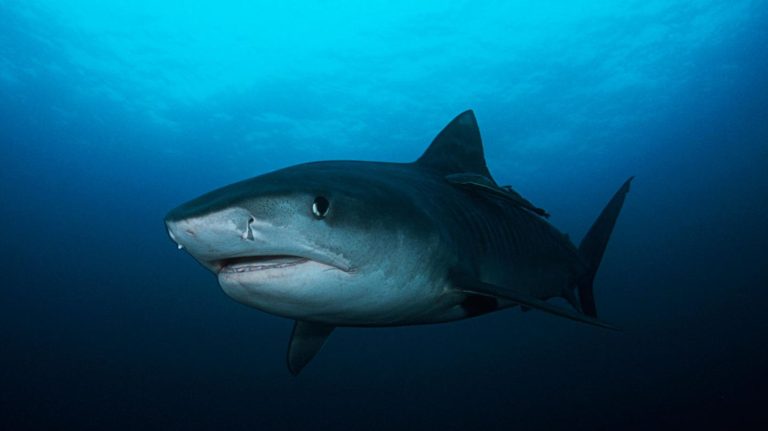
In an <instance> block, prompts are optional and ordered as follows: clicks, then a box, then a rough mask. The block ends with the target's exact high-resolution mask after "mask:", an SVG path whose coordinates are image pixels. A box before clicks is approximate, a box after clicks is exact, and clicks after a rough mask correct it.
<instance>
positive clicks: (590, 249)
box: [577, 177, 634, 317]
mask: <svg viewBox="0 0 768 431" xmlns="http://www.w3.org/2000/svg"><path fill="white" fill-rule="evenodd" d="M632 179H634V177H629V179H628V180H627V181H626V182H625V183H624V185H622V186H621V188H620V189H619V191H617V192H616V194H614V195H613V197H612V198H611V200H610V202H608V205H606V206H605V208H603V212H601V213H600V215H599V216H598V217H597V220H595V223H594V224H592V227H591V228H590V229H589V232H587V235H586V236H584V239H583V240H581V244H579V254H581V257H582V258H583V259H584V262H586V264H587V267H588V268H589V270H588V271H587V274H586V275H584V277H582V278H581V280H579V281H578V283H577V289H578V292H579V302H580V303H581V309H582V311H583V312H584V314H586V315H587V316H591V317H597V308H596V307H595V295H594V293H593V292H592V283H593V282H594V281H595V274H597V269H598V268H599V267H600V261H601V260H602V259H603V253H604V252H605V246H606V245H607V244H608V239H609V238H610V237H611V232H613V226H614V225H615V224H616V219H617V218H618V217H619V213H620V212H621V207H622V205H624V198H625V197H626V195H627V192H629V185H630V183H631V182H632Z"/></svg>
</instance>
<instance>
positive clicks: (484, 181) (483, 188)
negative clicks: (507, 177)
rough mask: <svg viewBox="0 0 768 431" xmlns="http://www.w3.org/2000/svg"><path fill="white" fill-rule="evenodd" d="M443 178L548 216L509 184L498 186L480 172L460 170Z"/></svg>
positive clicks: (547, 214) (547, 215)
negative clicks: (460, 171)
mask: <svg viewBox="0 0 768 431" xmlns="http://www.w3.org/2000/svg"><path fill="white" fill-rule="evenodd" d="M445 180H446V181H448V182H449V183H451V184H454V185H457V186H460V187H463V188H465V189H468V190H472V191H479V192H485V193H488V194H491V195H494V196H497V197H500V198H502V199H505V200H507V201H509V202H511V203H513V204H514V205H517V206H519V207H522V208H525V209H527V210H528V211H531V212H532V213H534V214H538V215H540V216H542V217H549V213H548V212H547V211H546V210H544V209H541V208H539V207H537V206H536V205H534V204H532V203H531V202H530V201H529V200H528V199H526V198H524V197H523V196H522V195H521V194H520V193H518V192H516V191H515V190H514V189H513V188H512V187H511V186H502V187H499V186H498V185H497V184H496V182H495V181H493V180H492V179H491V178H489V177H486V176H484V175H480V174H474V173H467V172H462V173H458V174H450V175H446V176H445Z"/></svg>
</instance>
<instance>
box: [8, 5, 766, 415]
mask: <svg viewBox="0 0 768 431" xmlns="http://www.w3.org/2000/svg"><path fill="white" fill-rule="evenodd" d="M276 3H279V4H276ZM767 46H768V8H766V4H765V2H762V1H758V0H755V1H747V0H732V1H716V0H711V1H695V2H693V1H688V2H686V1H653V0H651V1H631V2H630V1H623V2H622V1H598V0H593V1H581V2H574V1H560V2H556V1H553V2H533V1H531V2H523V1H518V2H501V1H498V2H493V1H452V2H445V1H434V2H430V1H419V2H416V1H398V0H394V1H366V2H343V1H322V2H320V1H318V2H309V1H305V2H283V3H281V2H249V1H234V0H220V1H217V2H192V1H165V2H155V1H149V0H146V1H112V2H103V1H96V0H91V1H77V2H75V1H53V0H50V1H43V0H34V1H24V2H22V1H13V0H6V1H2V0H0V232H2V242H1V243H0V269H1V272H0V274H2V275H0V277H2V278H1V280H2V291H1V296H0V422H1V423H0V425H2V426H0V427H2V428H3V429H8V430H16V429H33V428H39V429H65V428H73V429H119V428H124V429H139V428H141V429H271V428H275V429H295V430H304V429H310V428H312V429H418V428H422V429H441V430H465V429H568V430H574V429H584V430H595V429H611V430H612V429H638V430H639V429H643V430H645V429H648V428H651V429H659V428H669V427H674V426H681V427H682V426H695V427H698V428H699V429H710V428H714V429H725V428H730V427H735V428H741V429H744V428H748V427H758V426H759V424H761V423H762V424H763V425H765V424H766V415H767V414H766V412H765V408H764V403H763V402H762V396H764V392H765V388H766V383H768V376H767V375H766V374H767V371H766V370H767V369H768V368H767V367H766V364H767V363H768V347H767V346H766V343H765V340H766V339H768V338H767V336H768V318H766V315H765V309H766V305H765V304H766V300H767V299H768V295H767V294H766V289H767V288H768V283H767V281H768V252H767V251H766V243H768V227H766V209H767V208H768V193H766V186H767V185H768V169H766V166H768V78H766V77H767V76H768V55H767V54H768V52H767V51H766V50H767V48H766V47H767ZM468 108H473V109H474V110H475V112H476V114H477V116H478V120H479V123H480V127H481V131H482V133H483V137H484V141H485V147H486V157H487V159H488V164H489V167H490V169H491V172H492V173H493V174H494V176H495V178H496V179H497V181H499V182H500V183H502V184H512V185H513V186H514V187H515V188H516V189H517V190H519V191H520V192H521V193H522V194H523V195H525V196H526V197H528V198H529V199H531V200H532V201H533V202H534V203H535V204H537V205H539V206H541V207H543V208H546V209H547V210H548V211H549V212H550V213H551V214H552V218H551V221H552V222H553V223H554V224H555V225H556V226H558V227H559V228H561V229H562V230H563V231H564V232H566V233H569V234H570V235H571V236H572V237H573V238H574V239H576V240H578V239H580V237H581V236H582V235H583V233H584V232H586V230H587V229H588V227H589V225H590V224H591V222H592V221H593V219H594V218H595V217H596V215H597V213H598V212H599V211H600V209H601V208H602V206H603V205H604V204H605V202H607V200H608V198H609V197H610V195H611V194H612V193H613V192H614V191H615V189H616V188H617V187H618V186H619V185H620V184H621V182H622V181H623V180H624V179H625V178H626V177H628V176H629V175H636V176H637V179H636V181H635V184H634V187H633V189H632V192H631V193H630V195H629V197H628V199H627V203H626V205H625V208H624V212H623V214H622V216H621V218H620V219H619V223H618V225H617V228H616V231H615V233H614V235H613V238H612V240H611V243H610V244H609V246H608V250H607V253H606V255H605V259H604V261H603V265H602V267H601V271H600V273H599V274H598V277H597V280H596V296H597V302H598V309H599V311H600V313H601V315H602V316H603V317H604V318H605V319H607V320H609V321H610V322H612V323H615V324H617V325H618V326H620V327H622V328H623V329H624V331H623V332H618V333H615V332H610V331H604V330H600V329H595V328H592V327H587V326H586V325H580V324H577V323H574V322H571V321H567V320H564V319H558V318H554V317H551V316H548V315H544V314H542V313H537V312H530V313H525V314H522V313H519V312H518V311H508V312H500V313H495V314H492V315H488V316H484V317H481V318H476V319H471V320H466V321H462V322H457V323H451V324H444V325H433V326H422V327H410V328H408V327H406V328H388V329H352V328H350V329H340V330H338V331H337V332H336V333H334V335H333V337H332V338H331V339H330V340H329V343H328V344H327V345H326V347H325V349H324V350H323V352H322V353H321V354H320V355H319V356H318V357H317V358H316V359H315V361H314V362H313V363H312V364H310V365H309V366H308V367H307V369H306V370H305V371H304V373H303V374H302V375H301V376H299V377H298V378H293V377H291V375H290V374H289V373H288V371H287V370H286V368H285V364H284V355H285V349H286V346H287V339H288V335H289V333H290V328H291V322H290V321H288V320H285V319H281V318H278V317H273V316H269V315H266V314H263V313H260V312H258V311H256V310H252V309H248V308H246V307H244V306H242V305H239V304H236V303H235V302H233V301H231V300H230V299H228V298H227V297H226V296H225V295H224V294H223V293H222V292H221V290H220V289H219V288H218V286H217V283H216V280H215V278H214V277H213V276H212V275H211V274H209V273H207V272H206V271H205V270H204V269H203V268H202V267H200V266H199V265H198V264H196V263H195V262H194V261H193V260H192V259H191V258H190V257H189V256H187V255H185V254H184V253H180V252H178V251H177V250H176V248H175V247H174V244H173V243H172V242H171V241H170V240H169V239H168V238H167V236H166V233H165V230H164V227H163V224H162V218H163V216H164V215H165V213H166V212H167V211H168V210H170V209H171V208H173V207H174V206H176V205H178V204H180V203H182V202H184V201H186V200H188V199H190V198H192V197H195V196H197V195H199V194H201V193H203V192H205V191H208V190H210V189H212V188H215V187H219V186H222V185H224V184H227V183H230V182H234V181H236V180H240V179H243V178H246V177H250V176H254V175H257V174H260V173H264V172H267V171H270V170H274V169H277V168H280V167H284V166H287V165H291V164H295V163H299V162H305V161H313V160H321V159H359V160H382V161H410V160H414V159H415V158H417V157H418V156H419V155H420V154H421V152H422V151H423V150H424V148H426V146H427V145H428V143H429V142H430V140H431V139H432V137H433V136H434V135H435V134H436V133H437V132H438V131H439V130H440V129H441V128H442V127H443V126H444V125H445V123H447V122H448V121H449V120H450V119H451V118H453V116H455V115H456V114H458V113H459V112H461V111H463V110H465V109H468Z"/></svg>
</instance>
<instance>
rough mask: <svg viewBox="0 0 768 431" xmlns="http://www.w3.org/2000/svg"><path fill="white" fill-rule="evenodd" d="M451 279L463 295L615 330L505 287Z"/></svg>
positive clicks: (466, 278) (455, 275)
mask: <svg viewBox="0 0 768 431" xmlns="http://www.w3.org/2000/svg"><path fill="white" fill-rule="evenodd" d="M452 279H453V284H454V287H455V288H457V289H458V290H459V291H461V292H464V293H468V294H475V295H485V296H491V297H494V298H497V299H505V300H508V301H512V302H516V303H518V304H520V305H521V306H523V307H528V308H533V309H535V310H539V311H543V312H545V313H549V314H554V315H556V316H560V317H565V318H566V319H571V320H575V321H577V322H582V323H587V324H590V325H594V326H599V327H601V328H607V329H613V330H616V329H617V328H616V327H614V326H612V325H610V324H608V323H606V322H603V321H602V320H598V319H596V318H594V317H590V316H587V315H586V314H583V313H579V312H578V311H575V310H569V309H566V308H562V307H558V306H556V305H553V304H550V303H548V302H546V301H542V300H541V299H538V298H535V297H533V296H530V295H526V294H523V293H516V292H514V291H512V290H511V289H509V288H506V287H501V286H496V285H494V284H490V283H485V282H482V281H480V280H475V279H472V278H469V277H466V276H462V275H460V274H457V273H453V274H452Z"/></svg>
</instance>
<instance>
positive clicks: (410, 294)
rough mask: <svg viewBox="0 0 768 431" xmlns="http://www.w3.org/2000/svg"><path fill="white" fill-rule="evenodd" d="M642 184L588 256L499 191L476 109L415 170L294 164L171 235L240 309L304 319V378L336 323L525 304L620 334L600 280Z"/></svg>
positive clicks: (245, 185) (193, 208) (294, 357)
mask: <svg viewBox="0 0 768 431" xmlns="http://www.w3.org/2000/svg"><path fill="white" fill-rule="evenodd" d="M631 180H632V178H630V179H629V180H627V181H626V183H624V185H623V186H622V187H621V188H620V189H619V191H618V192H616V194H615V195H614V197H613V198H612V199H611V201H610V202H609V203H608V205H607V206H606V207H605V209H604V210H603V212H602V213H601V214H600V216H599V217H598V219H597V221H596V222H595V224H594V225H593V226H592V228H591V229H590V231H589V233H588V234H587V235H586V236H585V238H584V240H583V241H582V243H581V245H580V246H579V247H577V246H576V245H574V244H573V243H572V242H571V241H570V240H569V239H568V237H567V236H565V235H563V234H562V233H560V232H559V231H558V230H557V229H555V228H554V227H553V226H552V225H551V224H549V222H547V220H546V217H547V216H548V214H547V213H546V211H544V210H542V209H540V208H538V207H536V206H535V205H533V204H532V203H531V202H529V201H528V200H526V199H525V198H523V197H522V196H521V195H520V194H519V193H517V192H515V191H514V190H512V188H511V187H509V186H499V185H498V184H496V182H495V181H494V180H493V179H492V177H491V174H490V173H489V172H488V169H487V167H486V163H485V158H484V155H483V148H482V142H481V139H480V132H479V129H478V126H477V122H476V120H475V116H474V113H473V112H472V111H466V112H464V113H462V114H460V115H459V116H458V117H456V118H455V119H454V120H453V121H451V123H449V124H448V125H447V126H446V127H445V129H443V131H441V132H440V134H439V135H438V136H437V137H436V138H435V140H434V141H433V142H432V144H431V145H430V146H429V147H428V148H427V150H426V151H425V152H424V154H423V155H422V156H421V157H420V158H419V159H418V160H417V161H415V162H412V163H379V162H362V161H328V162H315V163H306V164H301V165H297V166H292V167H288V168H285V169H281V170H277V171H274V172H271V173H267V174H264V175H261V176H258V177H255V178H251V179H248V180H245V181H241V182H238V183H235V184H232V185H229V186H226V187H223V188H220V189H218V190H214V191H212V192H210V193H207V194H205V195H203V196H201V197H199V198H197V199H194V200H192V201H190V202H187V203H185V204H183V205H181V206H179V207H177V208H175V209H174V210H172V211H171V212H170V213H168V215H167V216H166V219H165V224H166V227H167V229H168V233H169V235H170V237H171V239H172V240H173V241H174V242H175V243H176V244H177V245H178V247H179V248H183V249H185V250H186V251H187V252H188V253H189V254H190V255H192V257H194V258H195V259H196V260H197V261H198V262H200V263H201V264H202V265H203V266H205V267H206V268H208V269H209V270H211V271H212V272H213V273H214V274H216V276H217V278H218V281H219V284H220V285H221V288H222V289H223V290H224V292H225V293H226V294H227V295H229V296H230V297H231V298H233V299H234V300H235V301H237V302H240V303H243V304H245V305H248V306H250V307H253V308H256V309H259V310H262V311H265V312H267V313H271V314H275V315H278V316H282V317H286V318H290V319H294V320H295V321H296V324H295V326H294V330H293V334H292V336H291V341H290V344H289V350H288V367H289V369H290V371H291V372H292V373H293V374H298V373H299V372H300V371H301V369H302V368H303V367H304V366H305V365H306V364H307V363H308V362H309V361H310V360H311V359H312V358H313V357H314V356H315V354H317V352H318V351H319V350H320V348H321V347H322V346H323V344H324V342H325V340H326V339H327V337H328V336H329V335H330V334H331V332H332V331H333V329H334V328H335V327H337V326H359V327H371V326H395V325H415V324H426V323H439V322H448V321H453V320H458V319H464V318H469V317H474V316H479V315H482V314H485V313H489V312H492V311H496V310H501V309H505V308H509V307H513V306H521V307H522V308H523V309H524V310H527V309H537V310H541V311H544V312H547V313H551V314H555V315H558V316H561V317H566V318H568V319H572V320H576V321H581V322H584V323H588V324H593V325H596V326H602V327H608V328H610V327H611V326H610V325H608V324H606V323H604V322H602V321H601V320H598V319H597V311H596V308H595V303H594V298H593V294H592V281H593V280H594V277H595V273H596V271H597V268H598V266H599V264H600V260H601V258H602V255H603V252H604V250H605V246H606V244H607V242H608V239H609V237H610V235H611V232H612V230H613V227H614V224H615V222H616V219H617V217H618V215H619V212H620V210H621V207H622V205H623V202H624V197H625V195H626V194H627V192H628V191H629V184H630V182H631ZM553 297H562V298H565V299H566V300H567V301H568V302H569V303H570V304H571V305H572V309H571V308H567V307H560V306H556V305H553V304H551V303H549V302H547V299H550V298H553Z"/></svg>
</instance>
